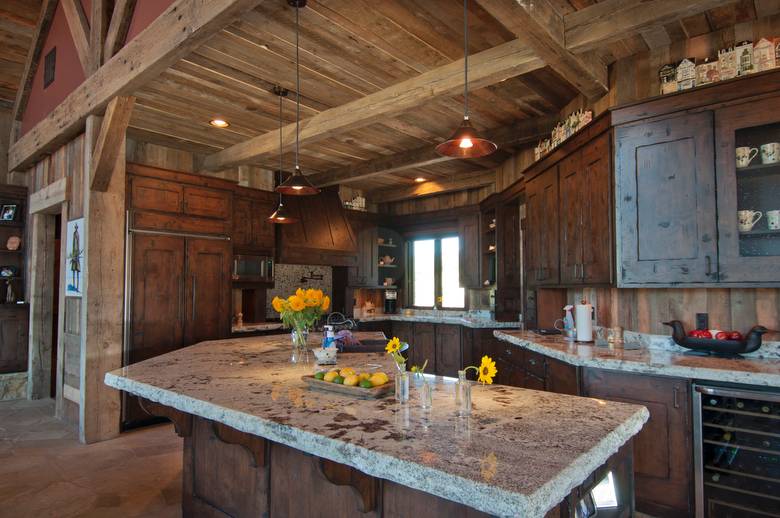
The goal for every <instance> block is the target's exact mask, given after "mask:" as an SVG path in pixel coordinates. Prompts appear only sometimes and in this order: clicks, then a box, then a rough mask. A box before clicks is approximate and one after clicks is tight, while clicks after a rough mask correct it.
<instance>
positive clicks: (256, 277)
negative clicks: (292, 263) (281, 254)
mask: <svg viewBox="0 0 780 518" xmlns="http://www.w3.org/2000/svg"><path fill="white" fill-rule="evenodd" d="M232 278H233V280H234V281H236V282H255V283H273V282H274V258H273V257H271V256H266V255H240V254H239V255H234V256H233V273H232Z"/></svg>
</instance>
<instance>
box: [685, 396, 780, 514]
mask: <svg viewBox="0 0 780 518" xmlns="http://www.w3.org/2000/svg"><path fill="white" fill-rule="evenodd" d="M693 425H694V428H693V435H694V451H693V453H694V466H695V476H696V478H695V480H696V517H697V518H717V517H731V516H756V517H758V516H780V499H779V498H778V495H780V392H775V391H764V390H760V389H756V390H753V389H752V388H750V389H745V388H741V387H733V386H715V385H699V384H695V385H694V386H693Z"/></svg>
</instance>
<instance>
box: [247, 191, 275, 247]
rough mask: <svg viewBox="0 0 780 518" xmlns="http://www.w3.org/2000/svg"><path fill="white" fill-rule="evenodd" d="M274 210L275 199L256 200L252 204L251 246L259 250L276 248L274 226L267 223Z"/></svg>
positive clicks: (272, 197)
mask: <svg viewBox="0 0 780 518" xmlns="http://www.w3.org/2000/svg"><path fill="white" fill-rule="evenodd" d="M275 210H276V198H275V197H274V196H270V197H267V198H266V199H258V200H255V202H254V203H252V216H253V217H252V219H251V221H252V246H254V247H255V248H256V249H259V250H267V251H270V250H273V249H274V248H276V225H275V224H274V223H271V222H270V221H268V216H270V215H271V214H272V213H273V211H275Z"/></svg>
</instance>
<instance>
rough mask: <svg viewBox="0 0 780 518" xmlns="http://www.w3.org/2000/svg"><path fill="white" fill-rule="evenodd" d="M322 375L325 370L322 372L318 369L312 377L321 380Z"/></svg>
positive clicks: (323, 375)
mask: <svg viewBox="0 0 780 518" xmlns="http://www.w3.org/2000/svg"><path fill="white" fill-rule="evenodd" d="M324 377H325V372H324V371H320V372H318V373H316V374H315V375H314V379H317V380H321V379H323V378H324Z"/></svg>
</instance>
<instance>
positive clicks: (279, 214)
mask: <svg viewBox="0 0 780 518" xmlns="http://www.w3.org/2000/svg"><path fill="white" fill-rule="evenodd" d="M274 93H275V94H276V95H278V96H279V184H281V183H282V171H283V170H284V169H283V168H282V165H283V164H282V125H283V124H284V122H283V120H282V99H283V98H284V97H287V90H285V89H284V88H282V87H281V86H276V87H274ZM282 197H283V194H282V193H281V192H280V193H279V205H277V206H276V210H275V211H274V212H273V214H271V215H270V216H268V221H270V222H271V223H276V224H278V225H287V224H289V223H295V222H296V221H297V220H296V219H295V218H293V217H290V214H289V212H288V211H287V209H286V208H285V207H284V202H283V201H282Z"/></svg>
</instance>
